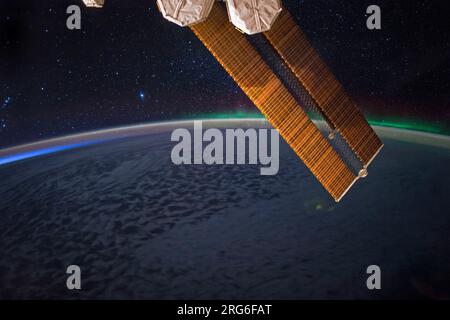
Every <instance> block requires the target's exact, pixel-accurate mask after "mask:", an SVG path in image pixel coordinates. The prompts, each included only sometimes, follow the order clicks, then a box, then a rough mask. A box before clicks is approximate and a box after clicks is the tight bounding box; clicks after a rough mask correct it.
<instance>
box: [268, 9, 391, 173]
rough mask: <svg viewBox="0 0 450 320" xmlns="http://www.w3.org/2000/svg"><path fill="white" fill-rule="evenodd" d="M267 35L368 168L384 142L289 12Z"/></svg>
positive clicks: (326, 117) (329, 122)
mask: <svg viewBox="0 0 450 320" xmlns="http://www.w3.org/2000/svg"><path fill="white" fill-rule="evenodd" d="M264 35H265V36H266V38H267V40H268V41H269V42H270V43H271V45H272V46H273V48H274V49H275V50H276V51H277V52H278V54H279V55H280V56H281V58H282V59H283V60H284V62H285V63H286V64H287V65H288V66H289V68H290V69H291V70H292V72H293V73H294V74H295V76H296V77H297V79H298V80H299V81H300V82H301V84H302V85H303V86H304V87H305V88H306V90H308V92H309V94H310V95H311V97H312V98H313V99H314V100H315V102H316V104H317V106H318V108H319V109H320V111H321V113H322V115H323V117H324V119H325V120H326V121H327V122H328V124H329V125H330V127H331V128H333V129H335V130H336V131H337V132H338V133H339V134H340V135H341V136H342V138H343V139H344V140H345V141H346V143H347V144H348V146H349V147H350V148H351V149H352V150H353V152H354V153H355V155H356V156H357V157H358V158H359V160H360V161H361V162H362V164H363V166H364V167H367V166H368V165H369V164H370V162H371V161H372V160H373V158H374V157H375V156H376V155H377V154H378V152H379V151H380V150H381V148H382V147H383V144H382V142H381V141H380V139H379V138H378V136H377V135H376V133H375V132H374V131H373V130H372V128H371V127H370V125H369V124H368V123H367V121H366V120H365V118H364V116H363V115H362V114H361V112H360V111H359V110H358V108H357V107H356V105H355V104H354V103H353V101H352V100H351V98H350V97H349V96H348V95H347V94H346V93H345V91H344V89H343V87H342V86H341V84H340V83H339V82H338V81H337V80H336V78H335V77H334V75H333V74H332V73H331V71H330V70H329V68H328V67H327V66H326V64H325V63H324V61H323V60H322V59H321V58H320V56H319V54H318V53H317V51H316V50H315V49H314V48H313V47H312V46H311V45H310V43H309V41H308V40H307V38H306V36H305V35H304V34H303V32H302V31H301V29H300V27H299V26H298V25H297V23H296V22H295V21H294V19H293V18H292V17H291V15H290V14H289V12H288V11H287V10H283V11H282V13H281V14H280V16H279V17H278V19H277V21H276V22H275V24H274V25H273V26H272V28H271V29H270V30H269V31H267V32H265V33H264Z"/></svg>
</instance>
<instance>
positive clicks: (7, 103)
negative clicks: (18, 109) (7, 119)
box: [2, 97, 12, 109]
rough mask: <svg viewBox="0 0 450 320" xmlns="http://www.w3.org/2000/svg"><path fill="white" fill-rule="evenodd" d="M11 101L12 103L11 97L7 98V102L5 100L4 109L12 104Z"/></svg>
mask: <svg viewBox="0 0 450 320" xmlns="http://www.w3.org/2000/svg"><path fill="white" fill-rule="evenodd" d="M11 101H12V98H11V97H6V98H5V100H3V103H2V109H6V108H7V107H8V106H9V104H10V103H11Z"/></svg>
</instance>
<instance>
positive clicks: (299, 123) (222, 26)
mask: <svg viewBox="0 0 450 320" xmlns="http://www.w3.org/2000/svg"><path fill="white" fill-rule="evenodd" d="M191 29H192V30H193V31H194V33H195V34H196V35H197V37H198V38H199V39H200V40H201V41H202V42H203V43H204V45H205V46H206V47H207V48H208V50H209V51H210V52H211V53H212V54H213V55H214V56H215V58H216V59H217V60H218V61H219V63H220V64H221V65H222V66H223V67H224V68H225V69H226V71H227V72H228V73H229V74H230V75H231V76H232V77H233V79H234V80H235V81H236V83H237V84H238V85H239V86H240V87H241V88H242V90H243V91H244V92H245V93H246V94H247V96H248V97H249V98H250V99H251V100H252V101H253V103H254V104H255V105H256V106H257V107H258V108H259V110H260V111H261V112H262V113H263V114H264V115H265V116H266V118H267V119H268V121H269V122H270V123H271V124H272V125H273V126H274V127H275V128H277V129H278V131H279V132H280V135H281V136H282V137H283V138H284V139H285V140H286V142H287V143H288V144H289V145H290V146H291V148H292V149H293V150H294V151H295V152H296V154H297V155H298V156H299V157H300V158H301V159H302V160H303V162H304V163H305V164H306V166H307V167H308V168H309V170H311V172H312V173H313V174H314V175H315V176H316V178H317V179H318V180H319V182H320V183H321V184H322V185H323V186H324V187H325V189H326V190H327V191H328V192H329V193H330V194H331V196H332V197H333V198H334V199H335V200H336V201H339V200H340V199H341V198H342V197H343V196H344V194H345V193H346V192H347V191H348V189H349V188H350V187H351V186H352V185H353V183H354V182H355V181H356V180H357V179H358V177H357V176H356V175H355V174H354V173H353V172H352V171H351V170H350V169H349V167H348V166H347V165H346V163H345V162H344V161H343V160H342V159H341V158H340V157H339V155H338V153H337V152H336V151H335V150H334V149H333V147H332V146H331V144H330V143H329V141H328V140H327V139H326V138H325V137H324V136H323V134H322V132H320V130H319V129H318V128H317V127H316V126H315V125H314V123H313V122H312V121H311V119H310V118H309V117H308V115H307V114H306V112H305V111H304V110H303V108H302V107H301V106H300V105H299V104H298V102H297V101H296V100H295V98H294V97H293V96H292V95H291V93H290V92H289V91H288V89H287V88H286V87H285V86H284V84H283V83H282V82H281V80H280V79H279V78H278V77H277V76H276V75H275V74H274V72H273V71H272V70H271V69H270V67H269V66H268V65H267V64H266V62H265V61H264V60H263V59H262V57H261V56H260V55H259V54H258V52H257V51H256V50H255V48H254V47H253V46H252V45H251V44H250V42H249V41H248V40H247V38H246V37H245V36H244V35H243V34H242V33H240V32H239V31H237V30H236V29H235V28H234V27H233V25H232V24H231V23H230V22H229V21H228V16H227V13H226V11H225V9H224V8H223V7H222V6H219V5H216V6H214V7H213V9H212V12H211V14H210V16H209V18H208V19H207V20H206V21H205V22H202V23H200V24H197V25H194V26H192V27H191Z"/></svg>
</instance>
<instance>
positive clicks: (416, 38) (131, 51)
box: [0, 0, 450, 147]
mask: <svg viewBox="0 0 450 320" xmlns="http://www.w3.org/2000/svg"><path fill="white" fill-rule="evenodd" d="M71 4H77V5H79V6H80V7H81V10H82V29H81V30H80V31H70V30H68V29H67V28H66V19H67V17H68V15H67V14H66V8H67V7H68V6H69V5H71ZM284 4H285V5H286V7H287V8H288V9H289V10H290V11H291V13H293V14H294V15H295V16H296V18H297V20H298V22H299V24H300V25H301V26H302V27H303V29H304V30H305V32H306V33H307V34H308V36H309V38H310V39H311V41H312V42H313V43H314V45H315V46H316V48H317V49H318V50H319V51H320V53H321V54H322V56H323V57H324V58H325V60H326V61H327V63H328V64H329V65H330V67H331V68H332V69H333V71H334V72H335V74H336V76H337V77H338V78H339V79H340V80H341V81H342V83H343V85H344V86H345V87H346V89H347V91H348V92H349V93H350V94H351V95H352V96H353V97H354V99H355V100H356V101H357V102H358V105H359V107H360V108H361V109H362V110H363V112H364V113H365V114H366V115H367V116H368V118H369V119H374V120H384V121H397V122H405V121H406V122H410V123H420V124H424V125H426V126H427V127H428V128H430V129H432V130H434V131H437V132H443V133H448V132H449V127H450V105H449V101H450V84H449V83H450V28H449V27H450V24H449V21H450V20H449V18H448V17H449V14H450V10H449V9H450V4H449V2H448V1H444V0H442V1H438V0H434V1H433V0H429V1H425V0H415V1H411V0H408V1H405V0H403V1H392V0H391V1H388V0H377V1H366V0H303V1H298V0H297V1H284ZM371 4H377V5H379V6H380V7H381V9H382V30H376V31H370V30H368V29H367V28H366V8H367V7H368V6H369V5H371ZM242 110H245V111H250V112H257V109H256V108H255V107H254V106H253V105H252V104H251V103H250V102H249V100H248V99H247V98H246V97H245V95H244V94H243V93H242V92H241V91H240V89H239V88H238V87H237V86H236V85H235V84H234V82H233V81H232V80H231V78H230V77H229V76H228V75H227V74H226V72H225V71H224V70H223V69H222V68H221V67H220V66H219V64H218V63H217V62H216V61H215V59H214V58H213V57H212V56H211V55H210V54H209V52H208V51H207V50H206V49H205V48H204V47H203V45H202V44H201V43H200V42H199V41H198V40H197V39H196V38H195V36H194V35H193V34H192V33H191V31H190V30H189V29H181V28H179V27H177V26H175V25H174V24H171V23H169V22H167V21H166V20H164V19H163V18H162V17H161V16H160V14H159V12H158V11H157V8H156V4H155V1H153V0H133V1H122V0H106V5H105V8H103V9H102V10H98V9H87V8H85V7H84V6H83V4H82V2H81V0H71V1H66V0H46V1H24V0H10V1H8V0H6V1H5V0H3V1H1V2H0V147H5V146H11V145H15V144H19V143H24V142H28V141H33V140H38V139H43V138H48V137H52V136H59V135H65V134H69V133H75V132H83V131H87V130H93V129H99V128H104V127H111V126H118V125H124V124H132V123H137V122H148V121H157V120H165V119H179V118H184V117H192V116H195V115H204V114H207V113H211V114H214V113H218V112H230V113H233V112H236V111H242Z"/></svg>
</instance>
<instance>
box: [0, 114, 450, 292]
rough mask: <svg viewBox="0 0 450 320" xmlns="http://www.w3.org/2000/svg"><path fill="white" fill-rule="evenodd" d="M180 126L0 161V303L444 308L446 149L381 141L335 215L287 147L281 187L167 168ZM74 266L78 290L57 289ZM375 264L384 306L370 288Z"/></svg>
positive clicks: (66, 141) (427, 137)
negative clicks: (415, 301)
mask: <svg viewBox="0 0 450 320" xmlns="http://www.w3.org/2000/svg"><path fill="white" fill-rule="evenodd" d="M192 121H193V120H192ZM192 121H185V122H183V124H184V125H186V127H187V128H191V126H190V124H192ZM179 125H180V122H175V123H174V122H172V123H170V124H164V125H161V124H159V125H155V124H152V125H141V126H133V127H128V128H119V129H108V130H102V131H96V132H91V133H85V134H81V135H76V136H70V137H63V138H58V139H52V140H46V141H41V142H38V143H33V144H29V145H26V146H19V147H14V148H10V149H7V150H6V151H7V152H6V153H5V150H2V151H0V161H3V163H4V164H3V165H0V181H2V183H1V184H0V199H1V201H0V212H1V214H2V224H0V253H1V256H2V259H1V260H0V288H1V290H0V297H1V298H6V299H12V298H19V299H30V298H31V299H33V298H34V299H43V298H50V299H88V298H93V299H354V298H357V299H376V298H386V299H407V298H419V299H420V298H438V299H441V298H449V297H450V291H449V289H448V288H450V245H449V238H448V237H449V235H448V230H449V228H450V216H449V215H448V214H447V212H448V207H449V205H450V199H449V198H448V194H450V180H449V179H450V168H449V166H448V163H449V161H450V143H449V141H450V138H449V137H447V136H438V135H433V134H426V133H417V132H414V131H410V132H407V131H405V130H399V129H390V128H378V127H375V130H376V131H377V133H378V134H379V135H380V136H381V138H382V140H383V142H384V143H385V148H384V149H383V150H382V152H381V153H380V155H379V157H378V158H377V159H375V161H374V162H373V164H372V165H371V166H370V167H369V176H368V178H366V179H364V180H362V181H360V182H359V183H358V184H357V185H355V186H354V187H353V188H352V190H350V193H349V194H348V195H347V196H346V197H345V198H344V199H343V201H342V202H340V203H338V204H337V203H335V202H334V200H332V199H331V197H330V196H329V195H328V194H327V193H326V191H325V190H324V189H323V188H322V186H321V185H320V184H319V183H318V182H317V181H316V180H315V178H314V177H313V176H312V175H311V174H310V172H309V171H308V170H307V168H306V167H305V166H304V165H303V164H302V163H301V161H300V160H299V159H298V157H297V156H296V155H295V154H294V153H293V151H292V150H291V149H290V148H289V147H288V146H287V144H285V143H284V142H282V140H280V171H279V174H278V175H276V176H260V175H259V166H242V165H240V166H237V165H227V166H207V165H197V166H175V165H173V164H172V162H171V160H170V151H171V146H172V145H173V144H172V143H171V142H170V133H171V130H172V128H178V127H179ZM204 125H205V128H206V127H208V126H219V127H221V126H222V125H223V126H230V127H232V128H236V127H239V128H245V127H255V125H258V126H262V127H268V124H267V123H266V122H265V121H264V120H261V119H254V120H251V119H239V120H206V121H205V122H204ZM19 160H20V161H19ZM72 264H76V265H79V266H80V268H81V270H82V290H80V291H70V290H67V288H66V279H67V276H68V275H67V274H66V268H67V266H69V265H72ZM374 264H375V265H379V266H380V268H381V270H382V290H379V291H369V290H367V287H366V279H367V277H368V275H367V273H366V269H367V267H368V266H370V265H374Z"/></svg>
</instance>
